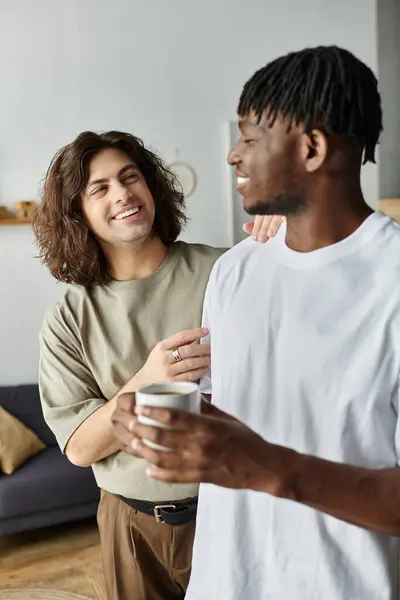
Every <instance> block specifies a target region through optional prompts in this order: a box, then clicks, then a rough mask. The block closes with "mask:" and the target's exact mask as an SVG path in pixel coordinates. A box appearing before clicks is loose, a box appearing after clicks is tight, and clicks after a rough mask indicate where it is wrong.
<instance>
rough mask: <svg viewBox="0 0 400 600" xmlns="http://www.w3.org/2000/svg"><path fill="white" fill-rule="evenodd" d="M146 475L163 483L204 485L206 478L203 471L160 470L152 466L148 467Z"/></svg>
mask: <svg viewBox="0 0 400 600" xmlns="http://www.w3.org/2000/svg"><path fill="white" fill-rule="evenodd" d="M146 472H147V475H149V477H152V478H153V479H157V480H158V481H164V482H169V483H206V482H207V481H208V478H207V477H206V475H205V473H204V472H203V471H199V470H197V469H193V470H189V471H187V470H185V471H182V469H177V470H175V471H174V470H172V469H160V468H159V467H156V466H154V465H149V466H148V468H147V471H146Z"/></svg>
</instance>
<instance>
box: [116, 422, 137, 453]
mask: <svg viewBox="0 0 400 600" xmlns="http://www.w3.org/2000/svg"><path fill="white" fill-rule="evenodd" d="M113 431H114V435H115V437H116V438H117V440H118V443H119V445H120V446H121V448H122V449H123V450H124V451H125V452H128V453H129V454H133V452H132V440H133V434H132V433H131V431H129V430H128V429H127V428H126V427H125V426H124V425H122V424H121V423H118V422H113Z"/></svg>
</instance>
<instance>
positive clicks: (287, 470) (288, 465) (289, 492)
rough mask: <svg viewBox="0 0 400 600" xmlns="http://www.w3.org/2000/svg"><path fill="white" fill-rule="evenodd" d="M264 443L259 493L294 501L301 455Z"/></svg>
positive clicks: (288, 449)
mask: <svg viewBox="0 0 400 600" xmlns="http://www.w3.org/2000/svg"><path fill="white" fill-rule="evenodd" d="M264 443H265V447H264V452H263V458H262V463H263V469H262V473H261V476H260V482H259V485H260V488H259V489H260V491H262V492H266V493H268V494H270V495H272V496H275V497H276V498H282V499H285V500H295V496H296V494H295V490H296V482H297V479H298V476H299V472H300V469H301V461H302V457H303V455H301V454H299V453H298V452H295V451H294V450H291V449H290V448H285V447H283V446H277V445H274V444H269V443H268V442H264Z"/></svg>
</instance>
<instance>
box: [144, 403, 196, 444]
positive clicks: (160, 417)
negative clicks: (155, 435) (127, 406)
mask: <svg viewBox="0 0 400 600" xmlns="http://www.w3.org/2000/svg"><path fill="white" fill-rule="evenodd" d="M135 414H136V415H137V416H143V417H147V418H150V419H153V421H157V422H158V423H161V424H163V425H168V427H176V428H177V429H188V428H189V427H190V426H191V425H193V422H194V421H196V417H197V420H198V417H199V415H197V414H195V413H190V412H187V411H184V410H172V409H170V408H163V407H159V406H142V405H140V406H136V408H135ZM164 445H166V444H164Z"/></svg>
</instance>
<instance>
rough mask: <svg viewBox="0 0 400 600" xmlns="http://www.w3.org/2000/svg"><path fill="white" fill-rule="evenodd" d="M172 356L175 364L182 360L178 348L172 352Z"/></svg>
mask: <svg viewBox="0 0 400 600" xmlns="http://www.w3.org/2000/svg"><path fill="white" fill-rule="evenodd" d="M172 356H173V357H174V360H175V362H179V361H180V360H182V356H181V353H180V352H179V348H175V349H174V350H172Z"/></svg>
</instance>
